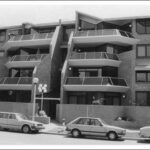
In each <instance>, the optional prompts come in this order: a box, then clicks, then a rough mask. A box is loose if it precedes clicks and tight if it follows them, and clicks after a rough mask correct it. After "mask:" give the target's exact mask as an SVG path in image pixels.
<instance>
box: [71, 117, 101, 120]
mask: <svg viewBox="0 0 150 150" xmlns="http://www.w3.org/2000/svg"><path fill="white" fill-rule="evenodd" d="M82 118H86V119H100V120H101V118H96V117H77V118H76V119H74V120H77V119H82Z"/></svg>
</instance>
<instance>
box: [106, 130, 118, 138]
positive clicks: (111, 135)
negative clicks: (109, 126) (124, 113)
mask: <svg viewBox="0 0 150 150" xmlns="http://www.w3.org/2000/svg"><path fill="white" fill-rule="evenodd" d="M107 137H108V139H109V140H116V139H117V134H116V133H115V132H109V133H108V134H107Z"/></svg>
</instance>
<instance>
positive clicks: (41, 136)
mask: <svg viewBox="0 0 150 150" xmlns="http://www.w3.org/2000/svg"><path fill="white" fill-rule="evenodd" d="M135 144H136V145H137V144H140V145H141V144H150V141H143V140H142V141H137V140H135V139H127V140H118V141H109V140H106V139H102V138H95V137H85V138H72V137H70V136H65V135H53V134H48V133H38V134H23V133H19V132H10V131H0V145H135Z"/></svg>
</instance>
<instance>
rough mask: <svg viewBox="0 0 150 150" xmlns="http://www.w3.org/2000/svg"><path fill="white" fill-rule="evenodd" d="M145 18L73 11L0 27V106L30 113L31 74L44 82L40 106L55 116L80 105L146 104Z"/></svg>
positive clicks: (149, 76)
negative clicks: (69, 15) (72, 15)
mask: <svg viewBox="0 0 150 150" xmlns="http://www.w3.org/2000/svg"><path fill="white" fill-rule="evenodd" d="M149 18H150V17H147V16H146V17H128V18H110V19H101V18H97V17H94V16H90V15H87V14H84V13H81V12H76V19H75V21H67V22H65V21H61V20H60V21H58V22H56V23H47V24H37V25H35V24H31V23H23V24H22V25H19V26H13V27H12V26H10V27H3V28H0V41H1V49H0V109H1V110H11V111H15V110H16V111H21V112H24V113H25V114H31V112H32V104H33V95H34V83H33V78H35V77H36V78H39V84H40V83H42V84H44V83H46V84H47V85H48V91H47V93H45V95H44V97H46V98H47V99H46V100H44V106H43V109H44V110H45V111H46V113H47V114H48V115H49V116H51V117H52V118H55V117H56V116H57V118H58V120H60V121H61V119H62V118H67V115H68V114H69V112H71V111H73V108H74V109H76V108H79V109H78V113H79V114H81V115H82V114H83V109H82V108H81V109H80V107H82V106H83V107H87V106H92V107H93V109H94V110H95V108H94V107H98V106H104V105H105V106H110V105H111V106H125V105H126V106H127V105H128V106H133V105H134V106H135V105H137V106H149V105H150V101H149V97H150V92H149V89H150V85H149V81H150V67H149V64H150V60H149V56H150V52H149V51H150V38H149V36H150V35H149V33H150V19H149ZM37 87H38V85H37ZM36 92H37V93H36V96H37V97H38V96H39V99H37V100H36V102H37V103H38V104H39V105H40V101H41V100H40V93H39V91H38V89H37V90H36ZM55 97H57V98H60V101H56V100H53V98H55ZM48 98H50V99H49V100H48ZM56 104H59V105H57V110H56ZM74 111H76V110H74ZM74 111H73V112H74Z"/></svg>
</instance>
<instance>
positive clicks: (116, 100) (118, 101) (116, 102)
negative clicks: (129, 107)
mask: <svg viewBox="0 0 150 150" xmlns="http://www.w3.org/2000/svg"><path fill="white" fill-rule="evenodd" d="M120 104H121V100H120V98H119V97H114V98H113V105H120Z"/></svg>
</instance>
